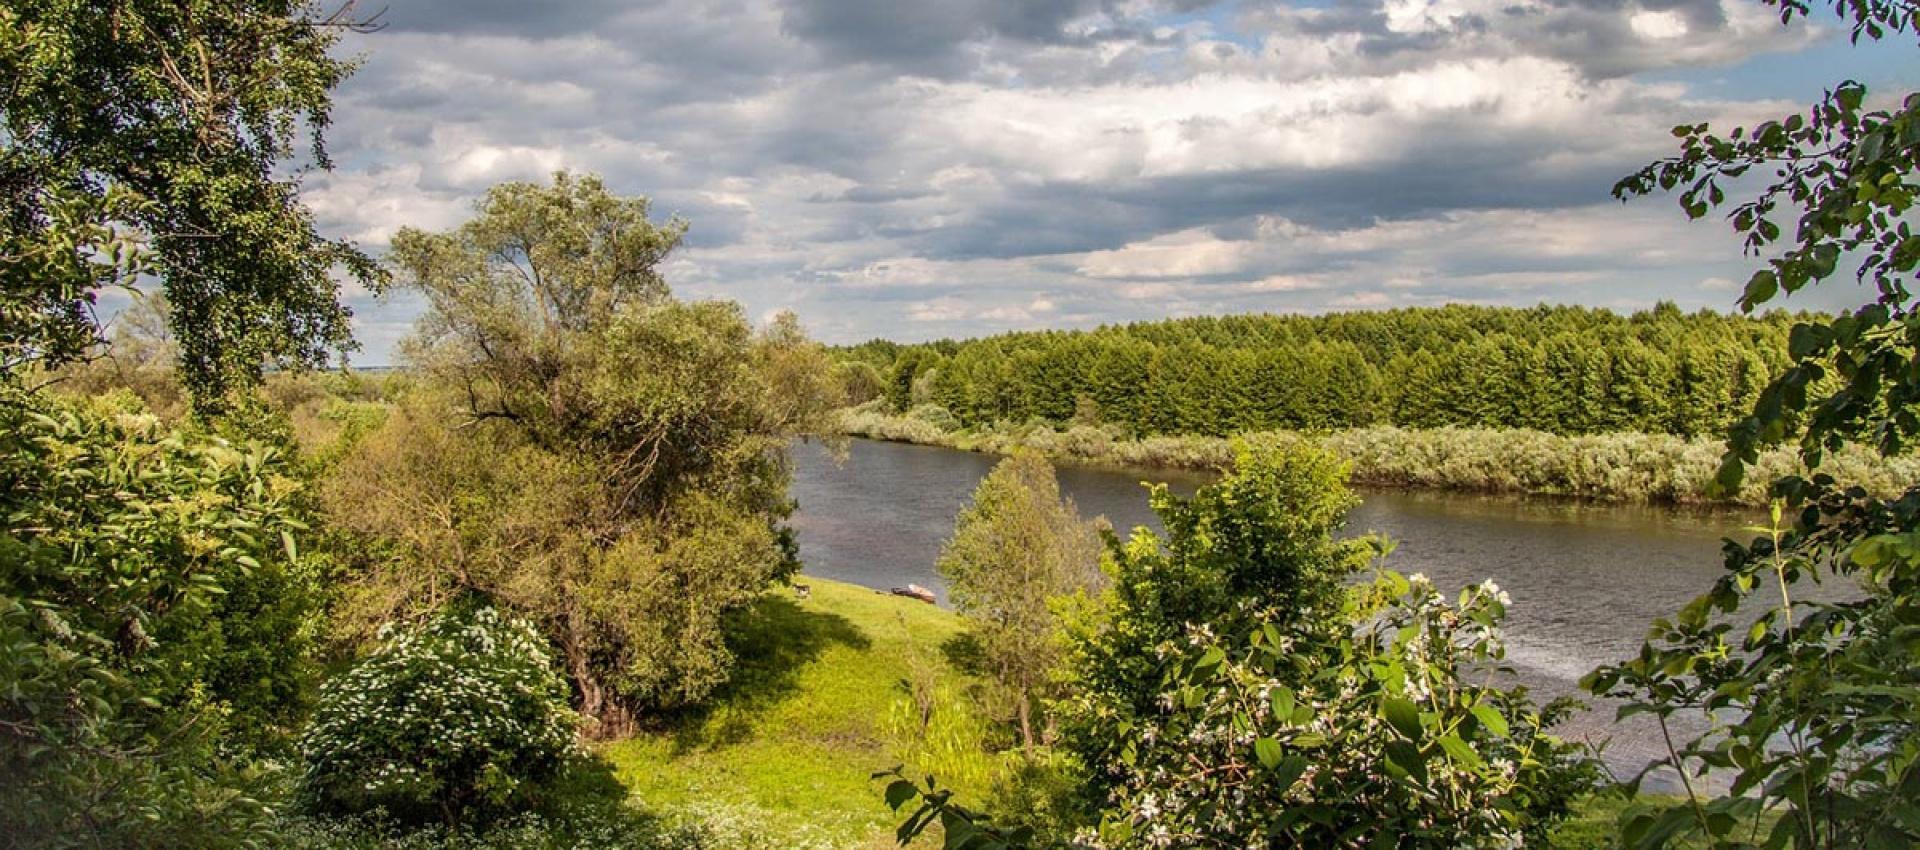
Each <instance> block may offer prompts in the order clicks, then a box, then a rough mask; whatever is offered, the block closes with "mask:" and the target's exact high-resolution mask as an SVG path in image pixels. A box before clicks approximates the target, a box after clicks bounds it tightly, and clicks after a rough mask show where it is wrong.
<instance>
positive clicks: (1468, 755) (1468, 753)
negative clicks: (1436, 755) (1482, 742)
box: [1439, 734, 1486, 770]
mask: <svg viewBox="0 0 1920 850" xmlns="http://www.w3.org/2000/svg"><path fill="white" fill-rule="evenodd" d="M1439 740H1440V748H1441V749H1443V750H1446V751H1447V755H1449V756H1452V757H1453V760H1454V761H1457V762H1459V763H1461V764H1462V765H1465V766H1466V767H1468V768H1470V769H1472V770H1479V769H1480V768H1481V767H1484V766H1485V765H1486V762H1484V761H1482V760H1481V759H1480V754H1479V753H1477V752H1474V749H1473V746H1472V745H1470V744H1468V743H1467V742H1466V741H1462V740H1460V736H1459V735H1454V734H1446V735H1441V736H1440V739H1439Z"/></svg>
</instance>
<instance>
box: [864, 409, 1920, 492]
mask: <svg viewBox="0 0 1920 850" xmlns="http://www.w3.org/2000/svg"><path fill="white" fill-rule="evenodd" d="M942 413H944V411H943V410H941V409H937V408H925V407H923V408H916V409H915V410H914V411H913V412H912V413H911V414H909V415H906V416H892V415H888V414H884V413H881V412H879V411H877V410H875V409H873V407H872V406H871V405H869V406H864V407H859V408H854V409H851V410H846V411H842V412H841V414H840V420H839V428H840V430H841V432H842V433H845V434H849V435H853V436H861V437H869V438H872V439H877V440H890V441H894V442H903V443H915V444H919V445H932V446H946V447H949V448H957V449H964V450H967V451H977V452H988V453H993V454H1011V453H1013V452H1016V451H1021V450H1030V451H1037V452H1039V453H1041V454H1044V455H1046V456H1048V457H1051V458H1054V459H1056V460H1060V461H1064V462H1069V463H1077V464H1087V465H1096V466H1120V467H1126V468H1130V469H1182V470H1192V471H1196V472H1211V471H1214V470H1218V469H1222V468H1224V467H1226V466H1228V465H1230V464H1231V463H1232V460H1233V450H1232V440H1230V439H1228V438H1224V437H1192V436H1189V437H1139V438H1135V437H1129V436H1127V434H1126V433H1124V431H1122V430H1121V429H1119V428H1116V427H1114V426H1110V425H1109V426H1102V427H1088V426H1074V427H1071V428H1068V429H1065V430H1055V429H1054V428H1052V427H1044V426H1042V427H1034V426H1022V427H1002V428H992V429H986V430H974V431H968V430H950V428H949V426H948V425H946V424H943V423H946V422H948V421H949V420H948V418H946V417H943V416H941V415H940V414H942ZM1293 436H1294V437H1295V438H1298V439H1310V440H1312V441H1313V442H1316V443H1318V444H1319V445H1320V446H1321V447H1323V448H1326V449H1328V450H1329V451H1332V452H1334V453H1335V454H1337V455H1339V456H1340V457H1341V458H1343V459H1345V460H1346V461H1347V462H1348V463H1350V464H1352V465H1353V481H1354V483H1356V484H1364V485H1369V486H1375V487H1395V488H1404V489H1416V490H1449V491H1459V492H1469V493H1499V494H1527V495H1553V496H1573V497H1578V498H1582V499H1594V500H1599V501H1626V502H1653V503H1661V504H1697V503H1706V502H1716V501H1718V502H1733V503H1738V504H1747V505H1765V504H1767V503H1768V500H1769V498H1770V497H1769V488H1768V484H1767V482H1769V481H1771V480H1773V479H1775V478H1779V477H1782V476H1787V475H1805V474H1806V473H1807V469H1806V467H1805V465H1804V464H1803V463H1802V462H1801V460H1800V457H1799V456H1798V455H1797V454H1796V453H1794V452H1791V451H1788V450H1785V449H1774V450H1769V451H1765V452H1762V453H1761V454H1760V455H1759V460H1758V462H1757V463H1756V464H1755V470H1756V473H1757V474H1755V475H1753V476H1752V477H1751V479H1750V480H1748V481H1747V482H1746V483H1745V484H1743V485H1742V486H1741V487H1740V489H1739V490H1738V491H1720V490H1716V489H1715V488H1714V486H1713V485H1714V476H1715V474H1716V471H1717V470H1718V469H1719V467H1720V459H1721V455H1722V453H1723V451H1724V448H1725V446H1724V444H1723V443H1721V442H1719V441H1715V440H1708V439H1706V438H1691V439H1689V438H1684V437H1679V436H1674V435H1670V434H1589V435H1584V436H1577V437H1566V436H1560V435H1555V434H1548V433H1544V432H1540V431H1526V430H1504V431H1493V430H1486V429H1465V428H1434V429H1429V430H1413V429H1407V428H1397V427H1390V426H1376V427H1372V428H1350V429H1346V430H1340V431H1333V432H1329V433H1326V434H1320V435H1315V436H1312V437H1302V436H1300V435H1293ZM1821 466H1822V469H1823V471H1825V472H1827V473H1828V474H1830V475H1832V476H1833V477H1834V478H1836V479H1838V480H1842V481H1847V482H1849V483H1850V484H1853V485H1856V486H1860V487H1863V488H1865V489H1866V491H1867V492H1868V493H1871V494H1874V495H1877V496H1893V495H1898V494H1899V493H1901V492H1903V491H1905V490H1906V488H1907V487H1909V486H1912V485H1913V483H1914V482H1915V481H1920V460H1916V459H1915V458H1913V457H1910V456H1909V457H1897V458H1887V457H1881V456H1880V455H1879V454H1878V453H1876V452H1874V451H1872V450H1869V449H1866V448H1864V447H1860V446H1847V447H1844V448H1842V449H1841V450H1840V451H1838V452H1834V453H1831V454H1828V455H1827V456H1826V457H1825V458H1824V459H1823V460H1822V464H1821Z"/></svg>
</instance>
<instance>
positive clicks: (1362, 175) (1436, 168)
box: [306, 0, 1815, 362]
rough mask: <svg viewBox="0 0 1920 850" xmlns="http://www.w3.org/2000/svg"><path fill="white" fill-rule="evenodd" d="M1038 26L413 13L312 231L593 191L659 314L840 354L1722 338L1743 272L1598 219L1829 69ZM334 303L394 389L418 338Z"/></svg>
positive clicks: (1363, 27) (1734, 44)
mask: <svg viewBox="0 0 1920 850" xmlns="http://www.w3.org/2000/svg"><path fill="white" fill-rule="evenodd" d="M1062 8H1064V7H1058V6H1048V5H1044V4H1042V5H1033V4H1029V3H1026V2H1019V3H984V2H974V0H967V2H961V3H957V4H944V5H939V6H924V5H914V4H904V5H899V6H895V7H889V8H888V9H885V10H882V11H884V12H885V15H884V16H881V17H885V18H886V20H888V21H895V22H898V23H903V24H912V25H915V26H920V25H925V26H929V27H933V29H929V30H926V32H950V33H958V35H954V36H952V37H951V38H948V39H947V41H943V42H941V43H939V44H933V43H931V42H929V44H930V45H931V46H925V47H924V49H922V48H919V47H915V45H914V44H913V43H910V40H909V41H901V40H900V39H902V38H906V37H907V35H911V32H909V33H907V34H906V35H902V34H901V33H897V32H885V33H883V32H879V31H877V30H872V29H871V28H872V26H874V25H875V21H876V20H879V18H873V16H863V15H861V14H846V9H844V8H840V7H837V6H836V5H835V4H833V3H827V2H825V0H820V1H819V2H813V3H811V4H810V6H809V11H808V14H809V15H811V16H812V17H808V18H806V20H805V21H804V22H803V23H805V26H801V25H799V24H797V23H796V19H794V18H793V17H792V16H791V14H790V13H791V12H792V11H793V7H790V6H785V5H782V4H778V3H773V2H766V0H738V1H737V2H735V0H729V2H714V3H702V2H692V3H685V4H659V5H650V6H629V5H626V4H616V3H587V4H581V5H570V6H569V7H568V9H567V10H566V11H565V12H564V13H563V14H562V13H551V12H552V10H547V11H543V10H542V9H540V8H538V7H535V6H528V7H524V8H517V7H499V8H495V7H493V6H491V5H489V6H488V7H487V8H486V9H483V10H464V9H462V8H458V7H457V4H449V3H446V2H441V0H419V3H418V4H415V5H410V6H409V7H408V8H407V9H398V10H396V15H401V14H404V15H406V16H407V20H406V21H405V25H404V26H397V27H396V31H394V32H390V33H381V34H376V35H372V36H366V37H356V38H355V39H354V42H353V44H352V45H351V46H352V47H353V48H354V49H357V50H363V51H365V52H366V55H367V58H368V63H367V66H366V69H365V71H364V72H363V73H362V74H361V75H360V76H359V77H357V78H355V79H354V80H352V81H350V82H349V84H348V85H347V86H346V88H345V89H343V91H342V93H341V96H340V99H339V103H338V105H337V108H336V113H335V114H336V118H337V120H338V124H337V126H336V127H335V128H334V131H333V133H332V135H331V139H332V141H333V150H334V153H335V157H336V159H337V160H338V162H339V163H340V169H339V170H338V171H337V172H335V173H332V174H328V175H319V176H316V177H314V178H312V179H311V180H310V184H309V190H308V192H307V194H306V199H307V201H308V202H309V203H310V204H311V205H312V206H313V207H314V209H315V211H316V214H317V215H318V217H319V219H320V221H321V223H322V225H323V227H324V228H325V229H326V230H327V232H329V233H332V234H336V235H342V236H347V237H350V238H353V239H356V240H358V241H361V242H363V243H365V244H366V245H368V246H369V247H371V248H374V249H376V250H378V249H380V248H382V247H384V245H385V243H386V240H387V239H388V238H390V236H391V234H392V233H393V232H394V231H395V230H396V229H398V228H399V227H401V226H405V225H413V226H418V227H426V228H430V229H441V228H446V227H451V226H454V225H455V224H457V223H458V222H459V221H461V220H462V219H463V218H464V217H465V216H466V215H467V214H468V213H469V211H470V208H471V207H470V205H471V203H472V202H473V200H474V199H476V198H477V197H478V196H479V194H480V193H481V192H483V191H484V189H485V188H486V187H487V186H489V185H491V184H493V183H495V182H497V181H500V180H506V179H541V178H543V177H544V175H545V174H546V173H548V172H550V171H552V170H554V169H556V168H576V169H587V170H593V171H596V172H599V173H602V174H603V175H604V176H605V177H606V178H607V180H608V182H609V184H610V185H611V186H612V187H613V188H614V189H615V190H616V191H619V192H622V193H625V194H645V195H648V196H651V197H652V198H653V199H654V202H655V211H656V212H657V213H658V214H659V215H660V216H662V217H664V216H666V215H669V214H676V213H678V214H682V215H684V216H686V217H687V218H688V219H689V220H690V221H691V222H692V231H691V234H690V241H689V244H688V245H687V247H686V248H685V249H684V250H683V251H682V252H680V253H679V254H677V255H676V256H675V257H674V258H673V260H672V261H671V262H670V264H669V265H668V267H667V269H666V271H667V273H668V277H669V281H670V282H671V283H672V284H673V286H674V287H675V288H676V290H677V291H679V292H681V293H683V294H685V295H688V296H691V297H722V298H732V299H737V300H740V301H742V302H744V303H745V304H746V306H747V309H748V311H749V315H766V314H768V313H770V312H771V311H773V310H776V309H779V308H784V307H791V308H792V309H794V310H796V311H797V312H798V313H799V314H800V315H801V317H802V319H803V320H805V321H806V323H807V324H808V326H809V327H810V328H812V329H813V330H814V331H815V332H816V333H819V334H821V335H822V336H823V337H826V338H828V339H832V340H835V341H852V340H857V339H862V338H867V337H871V336H876V335H880V336H896V337H899V336H905V337H915V336H936V335H951V334H972V333H979V332H985V331H991V330H996V329H1002V328H1009V327H1027V326H1039V325H1048V326H1056V325H1087V324H1096V323H1100V322H1108V321H1127V320H1134V319H1140V318H1152V317H1158V316H1165V315H1188V314H1198V313H1209V312H1223V311H1234V310H1305V311H1311V310H1325V309H1332V308H1336V307H1369V306H1385V305H1393V304H1403V303H1439V302H1444V301H1447V300H1462V301H1480V302H1494V303H1531V302H1533V301H1538V300H1555V301H1579V302H1583V303H1603V302H1614V301H1618V300H1621V299H1625V300H1627V301H1630V302H1631V301H1636V300H1637V301H1640V302H1651V301H1652V300H1653V299H1655V298H1659V297H1681V298H1682V299H1683V300H1687V301H1688V304H1689V306H1697V305H1703V304H1719V305H1723V306H1724V304H1723V302H1726V301H1728V300H1730V296H1729V295H1728V294H1726V292H1725V291H1724V290H1723V289H1721V288H1719V287H1717V286H1711V285H1708V284H1707V283H1704V282H1703V281H1713V280H1728V281H1731V280H1738V279H1743V278H1744V275H1745V272H1744V268H1745V266H1746V264H1747V262H1748V261H1747V260H1746V258H1744V257H1742V256H1741V255H1740V253H1739V251H1738V245H1737V244H1736V243H1735V242H1734V240H1733V239H1732V238H1731V237H1730V235H1729V234H1728V233H1727V232H1726V229H1725V227H1724V226H1723V225H1711V224H1697V225H1688V224H1686V223H1685V222H1684V221H1683V220H1682V218H1681V216H1680V215H1679V214H1678V212H1677V211H1675V210H1673V209H1672V207H1671V205H1670V204H1669V203H1666V202H1664V201H1659V200H1654V201H1643V202H1638V203H1635V204H1631V205H1627V206H1621V205H1618V204H1615V203H1613V202H1611V201H1608V200H1607V199H1606V191H1607V188H1608V187H1609V186H1610V184H1611V181H1612V180H1613V179H1615V178H1617V177H1618V176H1619V175H1620V174H1622V173H1625V172H1626V171H1627V170H1630V169H1631V168H1634V167H1637V166H1638V165H1639V164H1641V163H1643V162H1645V161H1647V160H1649V159H1651V158H1653V157H1656V156H1659V155H1661V154H1663V153H1665V152H1667V150H1668V149H1669V147H1670V146H1671V144H1672V140H1671V137H1670V136H1668V135H1667V133H1666V130H1667V128H1668V127H1670V126H1672V125H1673V124H1674V123H1677V122H1679V121H1683V120H1700V119H1709V118H1710V119H1713V120H1715V121H1716V122H1717V123H1722V124H1724V123H1727V122H1728V121H1736V120H1751V119H1753V118H1755V117H1756V116H1772V115H1777V114H1779V113H1782V112H1784V111H1786V110H1787V109H1788V108H1790V107H1789V106H1788V105H1787V104H1784V103H1773V102H1761V101H1755V100H1747V101H1739V100H1724V99H1714V98H1709V97H1707V96H1705V95H1703V94H1702V93H1701V92H1702V91H1705V90H1707V89H1706V88H1705V87H1704V86H1703V82H1704V77H1703V76H1702V75H1704V74H1706V73H1708V72H1707V71H1700V72H1699V73H1697V74H1696V73H1694V72H1693V71H1690V70H1688V69H1690V68H1694V67H1700V68H1706V67H1712V71H1711V73H1712V74H1713V75H1715V76H1716V77H1720V76H1726V75H1728V74H1730V73H1734V74H1737V73H1738V72H1737V71H1728V70H1727V69H1726V68H1724V67H1721V66H1724V65H1726V64H1727V63H1733V62H1737V61H1739V60H1741V59H1744V58H1749V57H1753V56H1756V55H1759V54H1761V53H1763V52H1766V51H1777V50H1789V49H1794V48H1796V47H1800V46H1804V45H1805V44H1807V43H1808V40H1809V39H1810V38H1814V37H1815V36H1814V35H1810V34H1809V32H1810V31H1809V30H1807V29H1806V28H1795V29H1783V28H1781V27H1780V26H1779V24H1778V22H1777V20H1775V19H1774V18H1773V17H1772V14H1773V13H1772V12H1771V11H1770V10H1768V9H1766V8H1765V7H1763V6H1761V5H1759V4H1754V3H1751V2H1750V0H1689V2H1684V3H1660V4H1653V3H1651V2H1650V0H1625V5H1624V6H1621V7H1619V8H1617V9H1612V8H1610V9H1605V10H1601V9H1599V7H1597V6H1594V5H1592V4H1587V5H1582V4H1571V3H1555V2H1547V0H1380V2H1377V3H1375V2H1370V0H1360V2H1357V3H1342V4H1331V5H1316V6H1295V5H1291V4H1265V3H1247V4H1240V5H1237V6H1234V7H1232V8H1231V9H1229V8H1227V7H1221V10H1220V13H1219V14H1212V13H1208V14H1199V15H1181V16H1169V15H1168V14H1167V7H1166V5H1165V4H1163V3H1159V2H1155V0H1124V2H1110V3H1094V2H1091V0H1088V2H1076V3H1075V4H1072V8H1071V9H1067V10H1066V11H1061V9H1062ZM1022 10H1024V11H1027V12H1032V13H1033V15H1032V16H1030V17H1023V16H1022V15H1021V14H1017V13H1019V12H1021V11H1022ZM876 14H877V13H876ZM869 18H872V19H869ZM910 48H911V49H910ZM935 54H937V55H935ZM1671 69H1679V70H1671ZM1649 70H1661V71H1662V74H1661V76H1660V77H1659V78H1658V79H1657V80H1655V79H1646V78H1643V77H1637V76H1635V74H1637V73H1639V72H1642V71H1649ZM1689 74H1693V76H1691V77H1690V76H1689ZM1714 90H1726V89H1725V88H1724V87H1716V88H1715V89H1714ZM1674 292H1683V293H1689V294H1688V295H1684V296H1673V295H1672V293H1674ZM351 294H352V295H353V296H354V297H356V298H360V297H362V296H363V293H357V292H356V293H351ZM1382 299H1386V300H1384V301H1383V300H1382ZM357 306H358V307H359V309H360V316H361V320H362V322H363V324H362V327H363V328H365V329H366V333H367V334H368V336H369V342H368V349H369V352H368V355H367V359H368V360H369V362H381V358H382V352H380V351H379V349H380V348H381V347H382V346H383V345H385V344H386V343H384V342H382V341H383V340H388V339H390V338H392V337H393V336H394V335H395V333H394V329H395V328H397V327H400V326H402V325H403V324H404V318H405V316H406V315H407V314H406V311H405V309H404V308H403V307H401V306H397V305H395V306H383V305H379V304H374V303H371V302H366V303H359V302H357Z"/></svg>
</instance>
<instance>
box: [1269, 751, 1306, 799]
mask: <svg viewBox="0 0 1920 850" xmlns="http://www.w3.org/2000/svg"><path fill="white" fill-rule="evenodd" d="M1306 772H1307V760H1306V759H1304V758H1301V757H1300V756H1288V757H1287V759H1286V760H1285V761H1283V762H1281V763H1280V766H1279V767H1277V768H1275V769H1274V771H1273V784H1274V786H1275V787H1277V788H1279V789H1280V791H1281V792H1282V793H1284V792H1286V791H1287V790H1288V789H1290V788H1292V787H1293V783H1295V782H1299V781H1300V777H1301V775H1303V774H1305V773H1306Z"/></svg>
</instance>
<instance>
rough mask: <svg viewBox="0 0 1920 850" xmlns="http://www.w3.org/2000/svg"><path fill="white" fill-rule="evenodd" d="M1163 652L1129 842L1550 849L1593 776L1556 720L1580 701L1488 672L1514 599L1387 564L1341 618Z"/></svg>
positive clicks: (1131, 781)
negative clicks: (1552, 835)
mask: <svg viewBox="0 0 1920 850" xmlns="http://www.w3.org/2000/svg"><path fill="white" fill-rule="evenodd" d="M1275 610H1276V611H1277V612H1282V613H1281V615H1280V616H1275V615H1274V614H1266V615H1263V616H1261V617H1260V618H1258V621H1257V622H1256V623H1253V624H1250V626H1249V627H1247V628H1244V629H1242V630H1240V631H1238V632H1235V633H1233V634H1232V635H1230V636H1228V637H1226V639H1224V640H1221V639H1217V638H1215V637H1214V636H1213V633H1212V631H1211V630H1210V629H1208V628H1207V627H1206V626H1204V625H1199V626H1195V627H1193V628H1191V629H1189V631H1188V634H1187V636H1186V639H1185V640H1183V641H1178V642H1173V643H1169V644H1162V645H1161V646H1160V647H1157V648H1156V650H1157V655H1158V656H1159V658H1160V659H1161V663H1160V669H1161V670H1162V671H1163V674H1164V675H1163V678H1162V679H1161V681H1160V683H1159V686H1158V694H1157V695H1156V696H1157V698H1158V700H1159V703H1160V710H1159V711H1157V712H1154V713H1152V714H1150V715H1144V716H1141V717H1139V718H1138V719H1137V720H1136V721H1135V722H1134V723H1133V724H1132V725H1128V726H1122V727H1121V734H1120V737H1121V739H1122V740H1123V741H1124V749H1123V750H1122V755H1121V758H1120V760H1119V762H1118V763H1117V764H1116V765H1114V766H1113V768H1112V769H1113V770H1115V771H1117V772H1118V773H1119V777H1118V782H1117V785H1118V789H1117V792H1116V794H1115V796H1114V801H1115V804H1116V805H1115V806H1114V807H1113V808H1112V809H1111V810H1110V811H1109V812H1108V815H1107V825H1106V828H1105V830H1104V831H1105V832H1106V833H1107V834H1108V835H1109V836H1110V840H1111V841H1112V843H1114V844H1116V845H1119V846H1145V847H1163V846H1182V847H1186V846H1235V847H1262V846H1267V847H1270V846H1289V847H1336V846H1350V847H1432V848H1457V847H1511V846H1522V845H1538V844H1542V843H1544V840H1545V838H1546V835H1547V833H1548V831H1549V830H1550V829H1551V827H1552V826H1553V825H1554V824H1555V823H1556V822H1557V821H1559V820H1560V819H1562V818H1564V817H1565V816H1566V815H1567V813H1568V811H1569V807H1570V806H1571V803H1572V800H1573V799H1574V797H1575V796H1577V795H1579V794H1581V793H1583V792H1585V791H1587V790H1588V789H1589V788H1590V787H1591V785H1592V783H1593V780H1594V779H1595V776H1596V774H1597V771H1596V770H1595V769H1594V768H1592V767H1590V766H1589V764H1588V762H1587V761H1586V760H1585V759H1584V758H1583V757H1582V756H1581V750H1580V748H1578V747H1576V746H1573V745H1569V744H1566V743H1563V742H1561V741H1559V740H1558V739H1556V738H1554V737H1552V736H1551V735H1548V734H1546V732H1545V730H1546V729H1547V727H1549V726H1551V725H1552V724H1553V723H1554V722H1555V721H1556V720H1557V719H1559V718H1560V717H1563V716H1564V715H1565V714H1566V712H1567V711H1568V710H1569V709H1568V708H1567V707H1566V706H1564V705H1556V706H1552V707H1549V708H1548V709H1547V710H1545V711H1544V712H1543V711H1539V710H1537V709H1535V708H1534V707H1533V706H1532V704H1531V703H1529V702H1528V700H1527V698H1526V694H1525V691H1524V690H1522V689H1501V688H1498V687H1493V686H1490V685H1487V684H1484V683H1483V682H1484V681H1485V677H1486V675H1487V673H1488V671H1489V668H1493V667H1497V665H1498V664H1499V663H1500V659H1501V657H1502V655H1503V653H1504V648H1503V644H1502V642H1501V639H1500V634H1499V623H1500V621H1501V619H1502V617H1503V616H1504V614H1505V594H1503V593H1501V592H1500V591H1499V589H1498V588H1497V587H1495V586H1494V585H1493V584H1492V583H1491V582H1489V583H1486V584H1483V585H1481V586H1479V587H1477V588H1468V589H1467V590H1466V591H1465V592H1463V593H1462V594H1461V597H1460V600H1459V602H1458V604H1457V605H1449V604H1448V603H1447V602H1446V601H1445V600H1444V599H1443V598H1442V597H1441V596H1440V594H1439V593H1437V592H1436V591H1435V590H1434V589H1433V586H1432V585H1431V584H1430V583H1428V582H1427V581H1426V579H1424V578H1423V577H1421V576H1418V575H1416V576H1414V577H1412V579H1411V580H1409V579H1406V578H1402V577H1401V576H1399V575H1397V574H1395V573H1391V572H1383V573H1381V574H1380V575H1379V577H1378V578H1376V580H1375V581H1374V583H1373V584H1372V585H1371V586H1369V587H1364V588H1360V589H1358V590H1357V591H1356V592H1355V593H1354V594H1353V595H1352V596H1350V597H1349V599H1348V602H1347V604H1346V605H1345V606H1344V608H1343V610H1340V611H1338V612H1336V611H1333V610H1329V609H1319V610H1317V611H1316V612H1315V613H1319V614H1323V615H1335V614H1336V613H1337V616H1327V617H1326V618H1325V619H1324V620H1320V621H1314V620H1304V619H1302V618H1300V617H1298V616H1294V615H1293V614H1292V612H1288V611H1286V609H1275Z"/></svg>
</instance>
